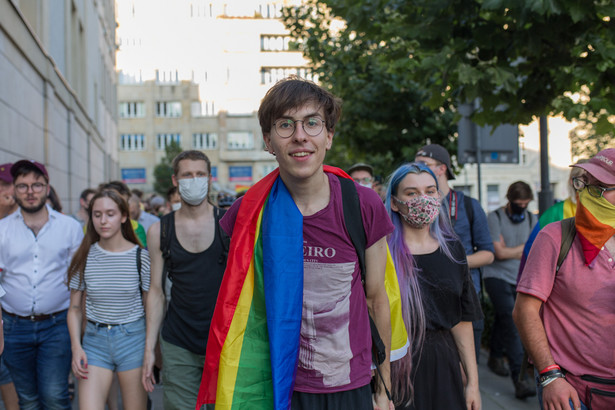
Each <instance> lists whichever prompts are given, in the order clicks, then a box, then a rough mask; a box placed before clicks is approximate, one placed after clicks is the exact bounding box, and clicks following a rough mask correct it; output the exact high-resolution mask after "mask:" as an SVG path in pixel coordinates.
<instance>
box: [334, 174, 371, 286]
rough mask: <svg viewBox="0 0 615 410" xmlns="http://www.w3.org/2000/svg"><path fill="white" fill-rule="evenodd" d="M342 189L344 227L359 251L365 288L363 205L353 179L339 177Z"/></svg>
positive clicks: (365, 241)
mask: <svg viewBox="0 0 615 410" xmlns="http://www.w3.org/2000/svg"><path fill="white" fill-rule="evenodd" d="M338 178H339V180H340V185H341V187H342V207H343V210H344V225H346V231H347V232H348V235H350V240H351V241H352V244H353V246H354V248H355V250H356V251H357V256H358V258H359V268H360V269H361V282H363V286H365V246H366V244H367V238H366V237H365V228H364V227H363V217H362V216H361V204H360V203H359V194H358V193H357V187H355V185H354V181H353V180H352V179H348V178H343V177H338Z"/></svg>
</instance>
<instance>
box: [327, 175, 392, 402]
mask: <svg viewBox="0 0 615 410" xmlns="http://www.w3.org/2000/svg"><path fill="white" fill-rule="evenodd" d="M338 179H339V181H340V186H341V188H342V209H343V210H344V225H345V227H346V231H347V232H348V235H349V236H350V240H351V241H352V244H353V246H354V248H355V251H356V252H357V257H358V259H359V269H360V270H361V282H362V283H363V291H365V247H366V245H367V238H366V236H365V228H364V226H363V216H362V215H361V203H360V202H359V194H358V192H357V187H356V186H355V184H354V181H353V180H352V179H348V178H344V177H340V176H338ZM369 327H370V330H371V334H372V359H373V361H374V364H375V365H376V371H377V373H378V375H379V376H380V379H381V380H382V384H383V386H384V390H385V393H386V395H387V397H388V399H389V400H391V393H390V392H389V390H388V389H387V387H386V384H385V383H384V378H383V377H382V373H381V372H380V368H379V367H378V366H379V365H380V364H382V363H383V362H384V361H385V359H386V347H385V345H384V342H383V341H382V337H380V333H379V332H378V327H377V326H376V322H374V319H372V316H371V315H369Z"/></svg>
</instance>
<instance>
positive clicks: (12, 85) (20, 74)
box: [0, 0, 119, 213]
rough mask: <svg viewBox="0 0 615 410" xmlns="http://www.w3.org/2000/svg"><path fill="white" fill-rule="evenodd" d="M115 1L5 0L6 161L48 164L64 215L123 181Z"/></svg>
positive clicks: (1, 148) (2, 100)
mask: <svg viewBox="0 0 615 410" xmlns="http://www.w3.org/2000/svg"><path fill="white" fill-rule="evenodd" d="M115 28H116V21H115V3H114V1H113V0H70V1H68V0H66V1H55V2H47V1H17V0H0V90H1V92H0V163H5V162H14V161H16V160H18V159H21V158H29V159H34V160H37V161H39V162H41V163H44V164H45V166H46V167H47V169H48V171H49V174H50V177H51V183H52V184H53V186H54V187H55V189H56V191H57V192H58V194H59V196H60V199H61V201H62V203H63V206H64V212H66V213H71V212H74V211H75V210H76V209H77V207H78V198H79V194H80V192H81V190H83V189H84V188H86V187H90V186H95V185H96V184H98V183H100V182H102V181H105V180H109V179H113V178H117V177H119V165H118V147H117V142H118V141H117V137H116V136H117V99H116V75H115V51H116V44H115V43H116V41H115Z"/></svg>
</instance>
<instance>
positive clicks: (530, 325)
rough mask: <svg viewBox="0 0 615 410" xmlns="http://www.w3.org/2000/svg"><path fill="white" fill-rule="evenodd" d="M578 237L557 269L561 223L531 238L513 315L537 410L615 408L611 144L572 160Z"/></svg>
mask: <svg viewBox="0 0 615 410" xmlns="http://www.w3.org/2000/svg"><path fill="white" fill-rule="evenodd" d="M572 166H573V167H577V168H580V169H582V170H583V171H584V173H583V174H582V175H581V176H579V177H576V178H574V180H573V185H574V188H575V189H576V190H577V210H576V216H575V228H576V234H575V237H574V241H573V242H572V246H571V247H570V250H569V252H568V254H567V255H566V257H565V259H564V261H563V262H562V263H561V265H560V268H559V270H558V271H556V265H557V264H558V258H559V255H560V246H561V245H560V244H561V242H562V240H563V238H564V235H563V234H562V224H561V223H560V222H554V223H551V224H549V225H547V226H546V227H544V228H543V229H542V230H541V231H540V232H539V233H538V236H537V237H536V240H535V241H534V244H533V245H532V249H531V250H530V254H529V256H528V259H527V262H526V264H525V267H524V270H523V273H522V275H521V279H520V281H519V285H518V286H517V292H518V293H517V295H518V296H517V301H516V305H515V310H514V313H513V316H514V319H515V323H516V324H517V327H518V329H519V333H520V335H521V339H522V341H523V344H524V345H525V347H526V349H527V351H528V354H529V356H530V358H531V359H532V361H533V362H534V367H535V369H536V370H537V373H538V377H537V381H538V385H539V389H538V393H539V394H538V396H539V400H540V403H541V407H542V408H545V409H546V408H549V409H553V408H554V409H568V408H571V409H587V408H593V409H613V408H615V343H614V341H615V296H614V295H615V261H614V260H615V148H607V149H605V150H602V151H600V152H599V153H598V154H596V155H595V156H594V157H593V158H591V159H590V160H589V161H588V162H586V163H583V164H575V165H572Z"/></svg>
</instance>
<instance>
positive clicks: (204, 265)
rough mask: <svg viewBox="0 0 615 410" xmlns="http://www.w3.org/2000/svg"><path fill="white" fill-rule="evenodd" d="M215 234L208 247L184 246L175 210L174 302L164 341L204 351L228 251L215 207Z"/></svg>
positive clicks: (169, 310) (171, 238)
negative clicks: (197, 250)
mask: <svg viewBox="0 0 615 410" xmlns="http://www.w3.org/2000/svg"><path fill="white" fill-rule="evenodd" d="M214 215H215V226H216V229H215V236H214V240H213V242H212V244H211V245H210V246H209V248H207V249H205V250H204V251H203V252H200V253H192V252H188V251H187V250H185V249H184V248H183V247H182V246H181V244H180V243H179V241H178V240H177V235H176V234H175V217H174V212H173V213H171V214H170V215H169V216H170V217H171V220H170V221H169V222H170V224H171V232H170V235H169V239H170V250H171V252H170V258H171V260H170V264H169V267H170V268H169V271H170V272H169V276H170V277H171V279H172V282H173V286H172V287H171V302H170V303H169V309H168V311H167V315H166V317H165V320H164V324H163V327H162V338H163V339H164V341H166V342H168V343H171V344H174V345H176V346H179V347H182V348H184V349H187V350H189V351H191V352H192V353H195V354H200V355H204V354H205V348H206V347H207V336H208V335H209V325H210V324H211V318H212V316H213V314H214V307H215V306H216V299H217V297H218V291H219V290H220V284H221V283H222V276H223V274H224V269H225V268H226V252H225V250H224V247H223V245H222V241H223V239H222V237H221V235H222V233H221V232H220V228H219V219H220V217H221V216H222V215H223V212H220V210H219V209H215V210H214Z"/></svg>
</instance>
